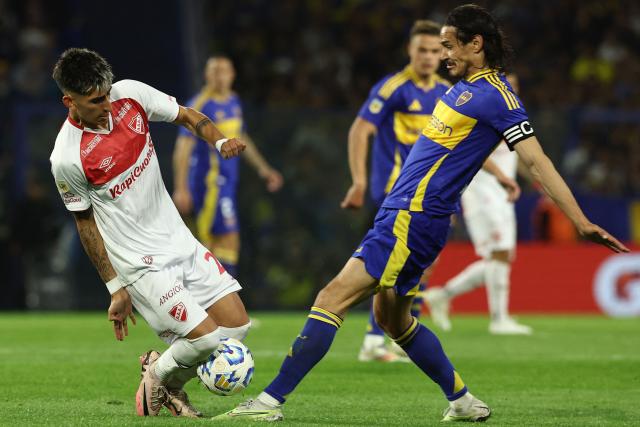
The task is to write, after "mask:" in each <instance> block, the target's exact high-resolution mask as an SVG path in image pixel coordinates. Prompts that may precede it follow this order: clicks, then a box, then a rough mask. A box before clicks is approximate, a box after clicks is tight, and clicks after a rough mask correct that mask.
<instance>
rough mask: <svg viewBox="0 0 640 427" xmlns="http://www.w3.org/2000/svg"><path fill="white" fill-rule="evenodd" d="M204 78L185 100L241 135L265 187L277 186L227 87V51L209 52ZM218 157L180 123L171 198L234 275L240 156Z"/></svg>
mask: <svg viewBox="0 0 640 427" xmlns="http://www.w3.org/2000/svg"><path fill="white" fill-rule="evenodd" d="M204 79H205V85H204V87H203V88H202V89H201V90H200V92H199V93H198V94H197V95H196V96H194V97H193V98H192V99H191V100H190V101H189V102H188V103H187V105H188V106H189V107H191V108H193V109H194V110H197V111H201V112H202V113H203V114H205V115H206V116H208V117H209V118H210V119H211V120H212V121H213V123H215V125H216V127H218V129H220V131H221V132H222V133H224V134H225V135H227V136H229V137H242V141H243V142H244V143H245V144H246V150H245V151H244V154H245V157H246V159H247V160H248V161H249V163H250V164H251V166H253V167H254V168H255V170H256V172H257V173H258V175H259V176H260V177H261V178H262V179H264V180H265V181H266V184H267V189H268V190H269V191H277V190H279V189H280V187H282V176H281V175H280V173H279V172H278V171H276V170H275V169H273V168H272V167H271V166H270V165H269V164H268V163H267V162H266V161H265V159H264V158H263V157H262V155H261V154H260V152H259V151H258V149H257V147H256V146H255V144H254V143H253V142H252V140H251V138H249V135H248V134H247V132H246V126H245V123H244V120H243V116H242V106H241V104H240V98H238V95H236V94H235V93H234V92H233V91H232V86H233V81H234V79H235V70H234V68H233V64H232V62H231V60H230V59H229V58H228V57H226V56H213V57H211V58H209V60H208V61H207V64H206V67H205V70H204ZM221 160H222V159H221V157H220V153H218V151H217V150H215V149H214V148H213V147H211V145H209V144H208V143H207V142H206V141H205V140H203V139H202V138H197V137H195V136H194V135H193V134H192V133H191V132H189V130H187V129H185V128H181V129H180V130H179V133H178V140H177V141H176V146H175V150H174V154H173V167H174V187H175V190H174V193H173V201H174V203H175V204H176V207H177V208H178V211H179V212H180V213H181V214H182V215H189V214H191V213H193V214H194V216H195V228H196V234H197V236H198V239H199V240H200V241H201V242H202V243H203V244H205V245H206V246H207V247H208V248H209V250H211V251H212V252H214V253H215V254H216V257H217V258H218V259H219V260H220V262H222V265H223V266H224V267H225V269H226V270H227V271H228V272H229V273H231V274H232V275H234V276H235V275H236V274H237V271H236V270H237V264H238V254H239V252H240V234H239V231H238V230H239V228H238V217H237V213H236V212H237V201H236V189H237V186H238V179H239V166H240V159H239V158H233V159H230V160H227V161H221Z"/></svg>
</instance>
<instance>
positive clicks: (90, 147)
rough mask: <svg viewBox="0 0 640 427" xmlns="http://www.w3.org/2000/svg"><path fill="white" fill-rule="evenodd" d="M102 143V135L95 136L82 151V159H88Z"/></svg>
mask: <svg viewBox="0 0 640 427" xmlns="http://www.w3.org/2000/svg"><path fill="white" fill-rule="evenodd" d="M101 141H102V136H100V135H96V136H94V137H93V139H92V140H91V141H89V143H88V144H87V146H86V147H85V148H83V149H82V150H80V154H81V155H82V157H87V156H88V155H89V153H91V152H92V151H93V149H94V148H96V147H97V146H98V144H100V142H101Z"/></svg>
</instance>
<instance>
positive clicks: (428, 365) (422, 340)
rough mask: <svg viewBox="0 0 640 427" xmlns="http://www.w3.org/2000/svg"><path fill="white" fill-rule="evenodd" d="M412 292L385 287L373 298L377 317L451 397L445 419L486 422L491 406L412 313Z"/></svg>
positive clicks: (422, 368)
mask: <svg viewBox="0 0 640 427" xmlns="http://www.w3.org/2000/svg"><path fill="white" fill-rule="evenodd" d="M412 304H413V297H412V295H405V296H401V295H397V294H396V290H395V289H386V290H383V291H381V292H380V293H378V294H377V295H376V296H375V298H374V308H375V313H376V319H377V321H378V323H379V324H380V326H381V327H382V328H383V329H384V330H385V332H386V333H387V334H388V335H389V336H390V337H392V338H393V340H394V341H395V342H396V343H398V345H400V346H401V347H402V348H403V349H404V350H405V351H406V353H407V354H408V356H409V358H411V360H412V361H413V362H414V363H415V364H416V365H417V366H418V367H419V368H420V369H421V370H422V371H423V372H424V373H425V374H427V375H428V376H429V378H431V380H433V382H435V383H436V384H438V385H439V386H440V388H441V390H442V392H443V393H444V395H445V396H446V398H447V400H449V407H448V408H447V409H445V411H444V418H443V421H484V420H486V419H487V418H489V416H490V415H491V411H490V409H489V407H488V406H487V405H486V404H485V403H484V402H482V401H481V400H479V399H477V398H475V397H474V396H473V395H472V394H471V393H469V391H468V390H467V386H466V385H465V384H464V382H463V381H462V378H461V377H460V375H459V374H458V373H457V372H456V371H455V369H454V368H453V365H452V364H451V362H450V361H449V359H448V358H447V355H446V354H445V353H444V350H443V348H442V345H441V344H440V341H439V340H438V337H436V335H435V334H434V333H433V332H431V331H430V330H429V329H427V328H426V327H425V326H424V325H422V324H420V323H419V322H418V320H417V319H416V318H415V317H413V316H412V315H411V306H412Z"/></svg>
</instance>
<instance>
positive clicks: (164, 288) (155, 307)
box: [51, 48, 250, 417]
mask: <svg viewBox="0 0 640 427" xmlns="http://www.w3.org/2000/svg"><path fill="white" fill-rule="evenodd" d="M53 78H54V80H55V81H56V83H57V85H58V87H59V88H60V90H61V91H62V93H63V97H62V102H63V104H64V105H65V107H67V108H68V109H69V116H68V118H67V120H65V122H64V124H63V125H62V127H61V129H60V132H59V133H58V136H57V138H56V142H55V147H54V149H53V152H52V153H51V168H52V172H53V176H54V178H55V181H56V184H57V187H58V189H59V191H60V195H61V197H62V200H63V202H64V204H65V206H66V207H67V209H68V210H70V211H71V212H72V213H73V216H74V218H75V221H76V225H77V228H78V233H79V234H80V240H81V241H82V244H83V246H84V248H85V251H86V252H87V255H88V256H89V258H90V259H91V261H92V262H93V264H94V266H95V267H96V269H97V270H98V273H99V275H100V277H101V278H102V280H103V281H104V282H105V283H106V286H107V289H108V291H109V293H110V294H111V304H110V306H109V309H108V318H109V320H110V321H112V322H113V329H114V333H115V337H116V339H117V340H123V339H124V337H125V336H127V335H128V325H127V319H130V320H131V321H132V322H133V323H134V324H135V317H134V314H133V312H132V306H133V307H135V308H136V310H138V312H139V313H140V314H141V315H142V316H143V317H144V318H145V320H146V321H147V323H149V325H150V326H151V328H153V330H154V331H155V332H156V333H157V334H158V336H160V337H161V338H162V339H163V340H164V341H166V342H167V343H169V344H170V346H169V348H168V349H167V350H166V351H165V352H164V353H163V354H162V355H160V354H159V353H158V352H157V351H153V350H152V351H149V352H147V353H146V354H145V355H143V356H142V357H141V362H142V380H141V382H140V386H139V388H138V392H137V393H136V411H137V413H138V415H157V414H158V412H159V411H160V410H161V409H162V406H163V405H164V406H166V407H167V408H168V409H169V410H170V411H171V412H172V413H173V414H174V415H181V416H188V417H196V416H200V415H201V413H200V412H199V411H198V410H196V409H195V408H193V406H192V405H191V404H190V403H189V400H188V398H187V396H186V394H185V393H184V391H183V386H184V384H185V383H186V382H187V381H188V380H189V379H191V378H193V377H195V376H196V374H195V368H196V365H197V363H198V362H200V361H202V360H204V359H206V358H207V357H208V356H209V355H210V354H211V353H212V352H214V351H215V350H216V348H217V347H218V344H219V343H220V340H221V339H222V338H224V337H233V338H236V339H243V338H244V337H245V336H246V334H247V332H248V330H249V327H250V322H249V317H248V315H247V313H246V311H245V308H244V305H243V303H242V301H241V300H240V297H239V296H238V293H237V292H238V291H239V290H240V289H241V287H240V285H239V284H238V282H237V281H236V280H235V279H234V278H233V277H232V276H231V275H229V274H228V273H227V272H226V271H225V270H224V268H223V267H222V266H221V265H220V263H219V262H218V261H217V259H216V258H215V257H214V256H213V254H212V253H211V252H209V251H208V250H207V249H206V248H205V247H204V246H202V244H200V243H199V242H198V241H197V240H196V239H195V238H194V237H193V235H192V234H191V233H190V231H189V229H188V228H187V227H186V226H185V224H184V223H183V222H182V219H181V218H180V215H179V214H178V211H177V210H176V208H175V206H174V204H173V202H172V200H171V196H169V194H168V193H167V190H166V188H165V186H164V183H163V181H162V176H161V174H160V168H159V165H158V158H157V157H156V151H155V148H154V144H153V142H152V140H151V135H150V134H149V122H151V121H164V122H171V123H174V124H176V125H182V126H186V127H187V128H189V129H190V130H191V131H192V132H193V133H194V134H195V135H197V136H198V137H200V138H202V139H204V140H206V141H207V142H209V143H210V144H215V145H216V148H218V150H219V151H220V152H221V153H222V155H223V157H224V158H230V157H233V156H237V155H239V154H240V153H241V152H242V151H243V150H244V148H245V145H244V143H243V142H241V141H240V140H237V139H226V138H225V137H224V135H223V134H222V133H220V131H219V130H218V129H217V128H216V127H215V126H214V125H213V123H212V122H211V120H210V119H209V118H207V117H206V116H204V115H203V114H202V113H200V112H197V111H195V110H192V109H190V108H185V107H182V106H180V105H178V103H176V101H175V98H173V97H171V96H168V95H166V94H164V93H162V92H160V91H158V90H156V89H154V88H152V87H150V86H148V85H146V84H144V83H141V82H138V81H134V80H121V81H119V82H116V83H113V84H112V81H113V74H112V71H111V67H110V65H109V64H108V63H107V61H105V59H104V58H102V57H101V56H100V55H99V54H97V53H96V52H93V51H90V50H87V49H77V48H73V49H68V50H67V51H65V52H64V53H63V54H62V55H61V56H60V58H59V60H58V62H57V63H56V65H55V67H54V70H53Z"/></svg>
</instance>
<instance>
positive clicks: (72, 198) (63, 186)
mask: <svg viewBox="0 0 640 427" xmlns="http://www.w3.org/2000/svg"><path fill="white" fill-rule="evenodd" d="M56 186H57V187H58V191H59V192H60V195H61V196H62V201H63V202H64V204H65V205H69V204H71V203H76V202H80V201H82V198H80V196H78V195H76V194H75V193H74V192H72V191H71V189H70V188H69V185H67V183H66V182H65V181H56Z"/></svg>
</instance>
